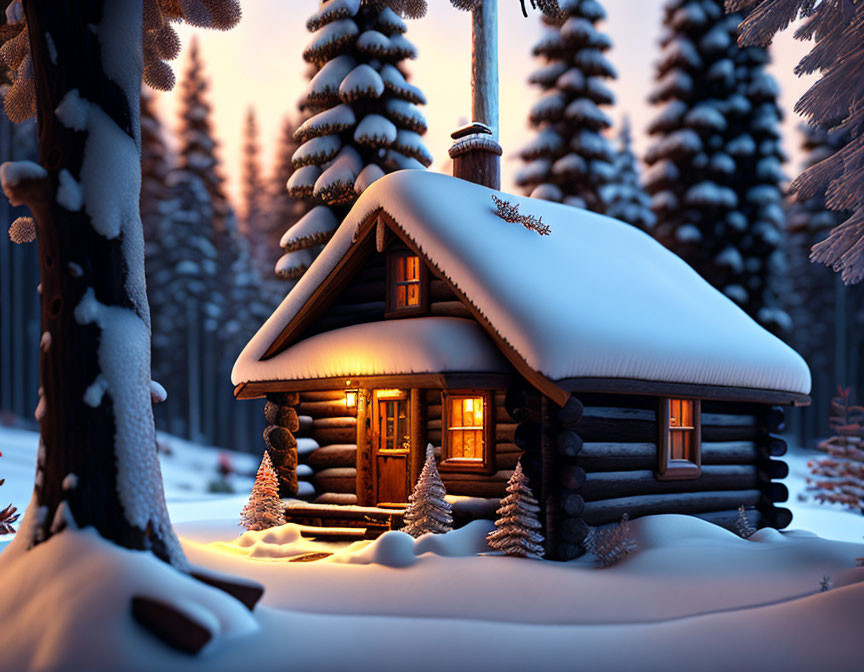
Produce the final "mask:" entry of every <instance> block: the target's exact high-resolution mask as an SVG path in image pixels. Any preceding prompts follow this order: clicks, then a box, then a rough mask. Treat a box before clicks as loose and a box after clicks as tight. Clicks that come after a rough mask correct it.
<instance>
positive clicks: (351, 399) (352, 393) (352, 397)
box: [345, 390, 357, 408]
mask: <svg viewBox="0 0 864 672" xmlns="http://www.w3.org/2000/svg"><path fill="white" fill-rule="evenodd" d="M345 406H346V407H347V408H354V407H355V406H357V390H346V391H345Z"/></svg>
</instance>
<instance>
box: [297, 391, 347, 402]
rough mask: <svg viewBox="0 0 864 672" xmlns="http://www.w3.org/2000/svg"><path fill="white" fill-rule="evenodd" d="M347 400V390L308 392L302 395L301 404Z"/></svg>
mask: <svg viewBox="0 0 864 672" xmlns="http://www.w3.org/2000/svg"><path fill="white" fill-rule="evenodd" d="M336 399H345V390H307V391H304V392H301V393H300V402H301V403H302V402H306V401H335V400H336Z"/></svg>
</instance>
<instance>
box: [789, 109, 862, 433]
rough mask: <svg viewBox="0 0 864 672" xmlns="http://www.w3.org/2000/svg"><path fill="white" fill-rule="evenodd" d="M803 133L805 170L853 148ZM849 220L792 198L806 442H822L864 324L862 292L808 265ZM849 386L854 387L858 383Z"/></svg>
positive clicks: (795, 319)
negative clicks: (805, 372) (806, 375)
mask: <svg viewBox="0 0 864 672" xmlns="http://www.w3.org/2000/svg"><path fill="white" fill-rule="evenodd" d="M801 133H802V145H801V146H802V149H803V150H804V153H805V159H804V166H805V169H806V168H809V167H811V166H815V165H816V164H818V163H820V162H821V161H825V160H826V159H830V158H831V157H832V156H833V155H834V154H835V153H836V152H838V151H839V150H840V149H842V148H843V147H844V146H845V145H846V144H847V143H848V142H849V138H848V137H847V136H846V134H845V133H843V132H842V131H840V132H836V131H835V132H831V131H830V130H827V129H823V128H817V127H814V126H810V125H803V126H801ZM848 215H849V213H848V212H836V211H832V210H828V209H827V207H826V205H825V194H824V193H821V194H816V195H814V196H812V197H811V198H806V199H804V198H801V197H800V196H797V197H796V196H793V197H792V203H791V205H790V207H789V210H788V213H787V219H786V221H787V224H786V235H785V236H784V237H783V246H784V253H785V257H786V277H785V282H784V291H783V293H782V296H783V300H784V307H785V309H786V311H787V312H788V313H789V316H790V317H791V319H792V323H793V324H794V325H795V328H794V329H793V330H792V333H790V334H789V339H788V340H789V344H790V345H792V347H794V348H795V349H796V350H797V351H798V352H800V353H801V355H802V356H803V357H804V359H806V360H807V363H808V364H809V365H810V371H811V373H812V376H813V387H812V391H811V395H810V396H811V397H812V399H813V403H812V404H811V405H810V406H808V407H807V408H804V409H801V416H802V418H803V420H804V423H805V424H804V427H803V430H804V432H805V440H807V439H809V438H811V437H813V436H818V437H820V438H821V437H824V423H825V417H826V416H828V414H829V411H830V409H829V403H830V401H831V397H832V396H833V395H834V390H835V387H836V385H837V382H838V381H841V382H842V381H844V380H845V379H846V376H847V375H849V374H851V373H853V372H852V371H850V370H848V369H847V367H846V366H845V365H844V363H845V362H846V361H847V359H846V352H845V348H843V346H842V345H841V344H842V343H844V342H846V343H853V342H854V333H855V330H856V329H857V328H858V323H859V322H860V320H861V316H860V315H861V313H860V308H859V307H860V306H864V296H862V292H864V289H862V288H861V287H860V286H855V287H843V285H842V284H841V282H840V279H839V278H838V277H837V275H836V274H835V273H834V272H833V271H832V270H831V269H830V268H826V267H825V266H823V265H822V264H814V263H812V262H811V261H810V250H811V248H812V247H813V246H814V245H815V244H817V243H819V242H820V241H822V240H824V239H825V237H826V236H827V235H828V233H829V232H830V231H831V230H832V229H834V228H835V227H837V226H838V225H839V224H840V223H841V222H842V221H843V220H844V219H845V218H846V217H847V216H848ZM838 345H840V348H841V349H840V350H838V349H837V348H838ZM849 382H850V384H852V385H853V387H854V386H855V383H854V380H850V381H849Z"/></svg>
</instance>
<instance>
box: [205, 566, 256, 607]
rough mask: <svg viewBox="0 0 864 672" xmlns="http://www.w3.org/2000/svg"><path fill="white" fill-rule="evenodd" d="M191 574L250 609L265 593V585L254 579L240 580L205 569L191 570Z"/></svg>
mask: <svg viewBox="0 0 864 672" xmlns="http://www.w3.org/2000/svg"><path fill="white" fill-rule="evenodd" d="M189 575H190V576H192V578H195V579H198V581H200V582H201V583H206V584H207V585H208V586H212V587H213V588H218V589H219V590H221V591H223V592H225V593H228V594H229V595H230V596H231V597H233V598H235V599H236V600H239V601H240V602H242V603H243V606H244V607H246V608H247V609H248V610H249V611H252V610H253V609H255V605H256V604H258V600H260V599H261V596H262V595H264V586H262V585H261V584H260V583H256V582H254V581H245V580H244V581H240V580H236V579H233V578H230V577H224V576H218V575H215V574H211V573H209V572H208V571H204V570H192V571H191V572H189Z"/></svg>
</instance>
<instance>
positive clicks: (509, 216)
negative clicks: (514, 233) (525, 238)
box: [492, 194, 552, 236]
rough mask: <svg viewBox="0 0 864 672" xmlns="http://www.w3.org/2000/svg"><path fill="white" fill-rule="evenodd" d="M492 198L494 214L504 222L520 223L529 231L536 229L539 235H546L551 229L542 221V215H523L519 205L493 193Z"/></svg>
mask: <svg viewBox="0 0 864 672" xmlns="http://www.w3.org/2000/svg"><path fill="white" fill-rule="evenodd" d="M492 200H493V201H494V202H495V208H496V210H495V214H496V215H498V216H499V217H500V218H501V219H503V220H504V221H505V222H513V223H517V224H521V225H522V226H524V227H525V228H526V229H528V230H529V231H536V232H537V233H539V234H540V235H541V236H548V235H549V234H550V233H551V232H552V229H551V228H550V227H549V226H548V225H547V224H544V223H543V218H542V217H535V216H534V215H523V214H522V213H520V212H519V206H518V205H516V204H515V203H511V202H510V201H506V200H503V199H500V198H498V197H497V196H495V194H492Z"/></svg>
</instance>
